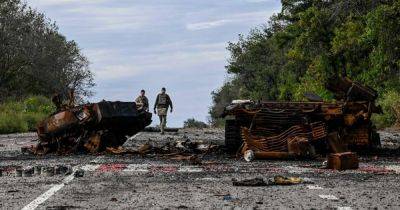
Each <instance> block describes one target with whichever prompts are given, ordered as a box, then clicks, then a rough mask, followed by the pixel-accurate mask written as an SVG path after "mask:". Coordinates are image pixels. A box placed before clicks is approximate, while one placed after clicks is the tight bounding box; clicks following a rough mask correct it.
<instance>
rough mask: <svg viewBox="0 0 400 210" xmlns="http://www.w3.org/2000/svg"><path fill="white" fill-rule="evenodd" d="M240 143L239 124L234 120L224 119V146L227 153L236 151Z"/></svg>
mask: <svg viewBox="0 0 400 210" xmlns="http://www.w3.org/2000/svg"><path fill="white" fill-rule="evenodd" d="M241 145H242V137H241V135H240V126H239V125H238V124H237V122H236V121H235V120H226V121H225V147H226V149H227V150H228V152H229V153H236V152H237V151H238V149H239V147H240V146H241Z"/></svg>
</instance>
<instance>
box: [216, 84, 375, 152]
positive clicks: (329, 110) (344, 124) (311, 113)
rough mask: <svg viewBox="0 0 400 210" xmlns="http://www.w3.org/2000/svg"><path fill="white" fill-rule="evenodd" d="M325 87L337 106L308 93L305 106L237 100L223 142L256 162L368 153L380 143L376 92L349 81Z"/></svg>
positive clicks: (226, 114) (228, 113)
mask: <svg viewBox="0 0 400 210" xmlns="http://www.w3.org/2000/svg"><path fill="white" fill-rule="evenodd" d="M327 88H328V89H329V90H330V91H332V92H333V93H334V95H335V99H336V100H335V101H334V102H324V101H322V99H321V98H320V97H318V96H316V95H314V94H307V95H306V98H307V99H308V101H306V102H270V101H267V102H254V101H250V100H238V101H233V102H232V104H231V105H229V106H228V107H226V108H225V111H224V114H223V117H225V119H226V125H225V144H226V147H227V148H228V150H229V151H230V152H232V153H234V152H239V153H241V154H245V152H246V151H252V152H254V156H255V158H260V159H262V158H284V159H285V158H291V157H313V156H315V155H316V154H329V153H342V152H349V151H366V150H369V149H371V148H374V147H377V146H379V145H380V140H379V135H378V134H377V133H376V129H375V127H374V126H373V124H372V122H371V116H372V114H373V113H381V112H382V111H381V108H380V107H377V106H376V105H375V100H376V98H377V96H378V95H377V92H376V91H374V90H373V89H371V88H369V87H367V86H364V85H361V84H360V83H357V82H353V81H351V80H350V79H348V78H339V79H335V80H332V82H330V83H329V84H327Z"/></svg>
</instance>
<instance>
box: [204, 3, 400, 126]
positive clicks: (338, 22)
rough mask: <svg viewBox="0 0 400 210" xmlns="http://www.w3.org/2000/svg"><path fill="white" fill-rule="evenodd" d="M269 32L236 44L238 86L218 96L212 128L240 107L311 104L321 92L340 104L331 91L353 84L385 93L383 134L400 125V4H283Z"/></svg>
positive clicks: (232, 70)
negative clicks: (340, 81) (238, 103)
mask: <svg viewBox="0 0 400 210" xmlns="http://www.w3.org/2000/svg"><path fill="white" fill-rule="evenodd" d="M281 2H282V11H281V12H280V13H278V14H275V15H273V16H272V17H271V18H270V19H269V20H268V22H266V23H265V25H264V26H261V27H259V28H255V29H252V30H251V32H250V34H249V35H248V36H247V37H245V36H242V35H240V36H239V41H238V42H235V43H229V45H228V48H227V49H228V50H229V52H230V54H231V56H230V59H229V60H228V65H227V67H226V69H227V72H228V74H229V76H230V79H229V80H227V81H226V82H225V84H224V85H223V86H222V87H221V88H220V89H218V90H216V91H214V92H212V97H213V106H212V107H211V109H210V115H211V119H212V120H211V123H212V124H214V125H219V124H221V123H220V122H221V121H220V120H219V115H220V114H221V112H222V111H223V107H225V106H226V105H227V104H229V103H230V102H231V100H232V99H253V100H293V101H300V100H304V98H303V94H304V93H305V92H314V93H317V94H318V95H320V96H321V97H322V98H324V99H325V100H333V96H332V95H331V93H330V92H329V91H327V90H326V88H325V84H326V81H328V80H329V79H331V78H335V77H339V76H347V77H349V78H350V79H352V80H355V81H359V82H361V83H363V84H366V85H369V86H371V87H372V88H374V89H375V90H377V91H378V93H379V99H378V103H379V104H380V105H381V106H382V107H383V111H384V113H385V114H384V115H381V116H375V117H374V118H373V119H374V121H375V123H376V124H377V125H378V126H379V127H381V128H382V127H386V126H391V125H394V124H395V123H396V122H397V123H398V122H399V113H400V99H399V95H400V48H399V47H397V46H400V24H399V22H400V2H399V1H396V0H387V1H386V0H385V1H380V0H338V1H323V0H282V1H281Z"/></svg>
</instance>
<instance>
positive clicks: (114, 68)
mask: <svg viewBox="0 0 400 210" xmlns="http://www.w3.org/2000/svg"><path fill="white" fill-rule="evenodd" d="M93 70H94V72H95V77H96V79H97V80H98V81H102V80H113V79H119V78H129V77H132V76H135V75H138V74H140V73H141V71H140V70H138V69H136V68H134V67H133V66H132V65H109V66H104V67H102V68H97V69H93Z"/></svg>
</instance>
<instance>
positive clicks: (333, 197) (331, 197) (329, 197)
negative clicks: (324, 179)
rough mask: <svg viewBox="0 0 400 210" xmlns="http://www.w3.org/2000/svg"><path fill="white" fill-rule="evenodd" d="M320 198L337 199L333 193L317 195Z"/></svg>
mask: <svg viewBox="0 0 400 210" xmlns="http://www.w3.org/2000/svg"><path fill="white" fill-rule="evenodd" d="M318 196H319V197H320V198H322V199H327V200H339V199H338V198H337V197H336V196H334V195H318Z"/></svg>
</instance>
